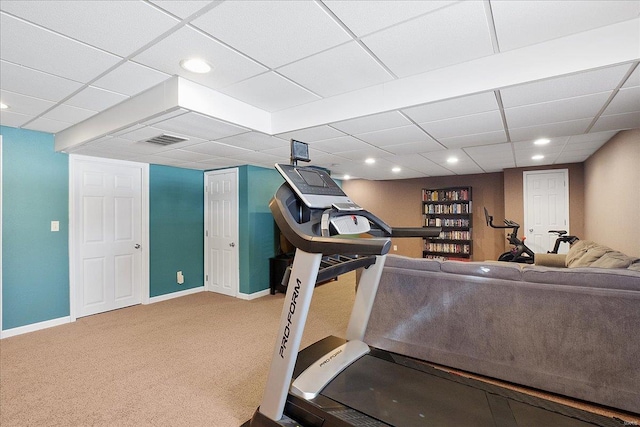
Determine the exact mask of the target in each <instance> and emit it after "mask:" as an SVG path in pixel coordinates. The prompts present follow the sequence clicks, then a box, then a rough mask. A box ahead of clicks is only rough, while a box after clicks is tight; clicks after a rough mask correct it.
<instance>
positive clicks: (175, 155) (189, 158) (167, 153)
mask: <svg viewBox="0 0 640 427" xmlns="http://www.w3.org/2000/svg"><path fill="white" fill-rule="evenodd" d="M157 156H158V157H168V158H170V159H174V160H182V161H183V162H201V161H204V160H207V159H208V158H209V157H211V156H208V155H206V154H202V153H195V152H193V151H187V150H180V149H176V150H172V149H169V150H164V151H161V152H159V153H158V154H157Z"/></svg>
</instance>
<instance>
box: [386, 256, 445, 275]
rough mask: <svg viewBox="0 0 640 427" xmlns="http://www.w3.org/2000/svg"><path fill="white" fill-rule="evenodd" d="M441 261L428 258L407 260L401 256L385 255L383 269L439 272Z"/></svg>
mask: <svg viewBox="0 0 640 427" xmlns="http://www.w3.org/2000/svg"><path fill="white" fill-rule="evenodd" d="M441 263H442V261H439V260H437V259H428V258H409V257H406V256H402V255H387V260H386V261H385V264H384V265H385V267H397V268H406V269H411V270H419V271H440V264H441Z"/></svg>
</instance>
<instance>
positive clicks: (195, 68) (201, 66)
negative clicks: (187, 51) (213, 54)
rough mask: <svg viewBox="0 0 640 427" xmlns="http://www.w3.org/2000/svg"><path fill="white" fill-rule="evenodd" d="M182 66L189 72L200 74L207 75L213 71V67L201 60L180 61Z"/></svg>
mask: <svg viewBox="0 0 640 427" xmlns="http://www.w3.org/2000/svg"><path fill="white" fill-rule="evenodd" d="M180 66H181V67H182V68H184V69H185V70H187V71H191V72H192V73H198V74H205V73H208V72H209V71H211V65H209V64H208V63H207V61H205V60H204V59H200V58H189V59H183V60H182V61H180Z"/></svg>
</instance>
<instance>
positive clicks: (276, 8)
mask: <svg viewBox="0 0 640 427" xmlns="http://www.w3.org/2000/svg"><path fill="white" fill-rule="evenodd" d="M193 24H194V25H195V26H197V27H199V28H201V29H203V30H204V31H206V32H207V33H209V34H211V35H213V36H214V37H216V38H218V39H219V40H222V41H223V42H225V43H227V44H229V45H230V46H232V47H233V48H235V49H238V50H240V51H242V52H245V53H246V54H247V55H249V56H250V57H252V58H255V59H256V60H258V61H259V62H260V63H262V64H264V65H266V66H268V67H271V68H277V67H280V66H282V65H284V64H288V63H290V62H293V61H296V60H298V59H301V58H304V57H307V56H310V55H313V54H315V53H318V52H320V51H323V50H325V49H328V48H331V47H333V46H337V45H338V44H341V43H344V42H347V41H349V40H351V37H350V36H349V35H348V34H347V33H346V32H345V31H344V30H343V29H342V28H341V27H340V26H339V25H338V24H337V23H336V22H335V21H333V20H332V19H331V18H330V17H329V15H327V13H326V12H325V11H324V10H322V8H321V7H320V6H319V5H318V4H316V3H315V2H310V1H296V0H290V1H276V0H270V1H257V2H246V1H227V2H224V3H223V4H221V5H220V6H218V7H216V8H215V9H214V10H213V11H211V12H208V13H206V14H204V15H203V16H201V17H199V18H197V19H195V20H194V21H193ZM238 29H241V30H240V31H239V30H238Z"/></svg>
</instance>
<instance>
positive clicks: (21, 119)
mask: <svg viewBox="0 0 640 427" xmlns="http://www.w3.org/2000/svg"><path fill="white" fill-rule="evenodd" d="M33 118H34V116H33V115H27V114H22V113H16V112H15V111H10V110H0V125H2V126H11V127H14V128H19V127H22V125H23V124H25V123H26V122H28V121H29V120H32V119H33Z"/></svg>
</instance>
